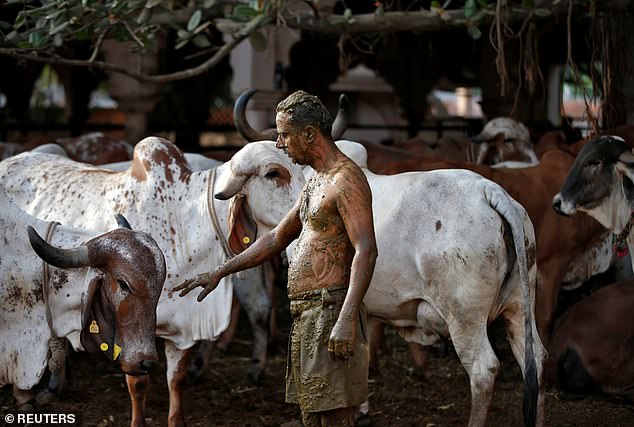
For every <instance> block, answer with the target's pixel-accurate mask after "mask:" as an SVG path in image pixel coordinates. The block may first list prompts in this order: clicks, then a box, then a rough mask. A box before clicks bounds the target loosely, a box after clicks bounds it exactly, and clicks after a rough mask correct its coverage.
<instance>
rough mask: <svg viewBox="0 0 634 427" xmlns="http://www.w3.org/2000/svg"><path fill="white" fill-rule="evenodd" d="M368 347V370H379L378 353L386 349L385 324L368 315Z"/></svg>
mask: <svg viewBox="0 0 634 427" xmlns="http://www.w3.org/2000/svg"><path fill="white" fill-rule="evenodd" d="M367 323H368V332H369V333H368V337H369V340H368V341H369V342H368V349H369V352H370V362H369V363H370V372H379V355H380V354H382V353H385V352H386V351H387V347H386V344H385V325H384V324H383V322H381V321H380V320H378V319H376V318H373V317H368V322H367Z"/></svg>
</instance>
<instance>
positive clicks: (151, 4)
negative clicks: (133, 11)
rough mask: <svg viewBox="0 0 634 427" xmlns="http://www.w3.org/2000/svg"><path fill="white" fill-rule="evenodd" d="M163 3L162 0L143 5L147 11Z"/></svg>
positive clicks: (149, 1)
mask: <svg viewBox="0 0 634 427" xmlns="http://www.w3.org/2000/svg"><path fill="white" fill-rule="evenodd" d="M161 3H163V0H148V1H147V2H146V3H145V7H146V8H147V9H152V8H153V7H154V6H158V5H159V4H161Z"/></svg>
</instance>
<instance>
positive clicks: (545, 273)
mask: <svg viewBox="0 0 634 427" xmlns="http://www.w3.org/2000/svg"><path fill="white" fill-rule="evenodd" d="M538 262H539V261H538ZM558 262H560V261H558ZM552 264H553V263H552V262H547V261H545V262H544V263H542V264H538V265H539V271H538V273H537V293H536V295H535V317H536V321H537V330H538V331H539V336H540V337H541V341H542V342H543V343H544V345H546V346H547V345H548V342H549V341H550V334H551V331H552V326H553V318H554V315H555V309H556V308H557V301H558V300H559V291H560V289H561V281H562V279H563V277H564V271H562V268H561V266H559V265H552Z"/></svg>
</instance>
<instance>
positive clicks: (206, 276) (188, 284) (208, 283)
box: [174, 270, 222, 302]
mask: <svg viewBox="0 0 634 427" xmlns="http://www.w3.org/2000/svg"><path fill="white" fill-rule="evenodd" d="M220 279H222V276H221V275H220V274H218V270H216V271H214V272H207V273H200V274H199V275H198V276H196V277H194V278H193V279H189V280H185V281H184V282H183V283H181V284H180V285H178V286H177V287H175V288H174V291H176V292H178V291H181V293H180V294H178V296H179V297H184V296H185V295H187V294H188V293H189V292H190V291H191V290H192V289H195V288H197V287H199V286H201V287H203V288H205V289H203V290H202V292H201V293H200V295H198V298H197V300H198V302H200V301H202V300H203V299H205V297H206V296H207V295H209V293H210V292H211V291H213V290H214V289H216V287H217V286H218V283H220Z"/></svg>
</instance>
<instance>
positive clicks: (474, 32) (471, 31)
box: [467, 25, 482, 40]
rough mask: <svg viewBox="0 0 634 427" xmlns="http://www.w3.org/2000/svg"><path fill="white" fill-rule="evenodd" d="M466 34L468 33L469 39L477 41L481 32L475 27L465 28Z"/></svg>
mask: <svg viewBox="0 0 634 427" xmlns="http://www.w3.org/2000/svg"><path fill="white" fill-rule="evenodd" d="M467 32H468V33H469V35H470V36H471V38H472V39H474V40H478V39H479V38H480V37H482V32H481V31H480V29H479V28H478V27H476V26H475V25H470V26H468V27H467Z"/></svg>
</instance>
